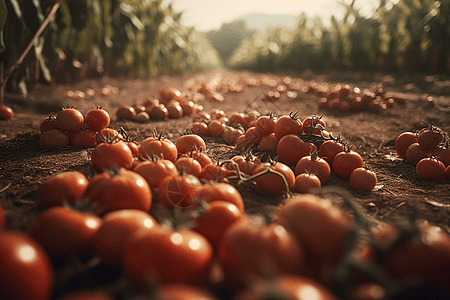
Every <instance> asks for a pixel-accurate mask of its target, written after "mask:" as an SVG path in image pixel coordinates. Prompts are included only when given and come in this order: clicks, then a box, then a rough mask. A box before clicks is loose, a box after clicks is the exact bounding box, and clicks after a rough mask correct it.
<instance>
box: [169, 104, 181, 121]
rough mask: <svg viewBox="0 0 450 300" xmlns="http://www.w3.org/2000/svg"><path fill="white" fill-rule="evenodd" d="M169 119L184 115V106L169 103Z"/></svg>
mask: <svg viewBox="0 0 450 300" xmlns="http://www.w3.org/2000/svg"><path fill="white" fill-rule="evenodd" d="M167 112H168V117H169V119H179V118H181V117H182V116H183V108H181V105H179V104H171V105H167Z"/></svg>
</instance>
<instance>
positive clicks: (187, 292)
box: [157, 283, 219, 300]
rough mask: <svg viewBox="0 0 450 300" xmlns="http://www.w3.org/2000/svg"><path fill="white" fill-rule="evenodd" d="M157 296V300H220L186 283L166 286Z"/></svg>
mask: <svg viewBox="0 0 450 300" xmlns="http://www.w3.org/2000/svg"><path fill="white" fill-rule="evenodd" d="M157 295H158V296H157V297H158V298H157V299H167V300H191V299H198V300H219V299H218V298H217V297H216V296H214V295H213V294H211V293H210V292H209V291H207V290H205V289H202V288H200V287H198V286H195V285H191V284H184V283H169V284H164V285H162V286H160V287H159V288H158V291H157Z"/></svg>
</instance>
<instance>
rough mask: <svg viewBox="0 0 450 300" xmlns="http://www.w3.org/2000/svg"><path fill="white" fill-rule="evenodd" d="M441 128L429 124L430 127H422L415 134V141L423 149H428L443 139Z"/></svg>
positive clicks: (434, 146)
mask: <svg viewBox="0 0 450 300" xmlns="http://www.w3.org/2000/svg"><path fill="white" fill-rule="evenodd" d="M443 137H444V136H443V134H442V130H441V129H439V128H437V127H435V126H431V127H430V128H424V129H422V130H421V131H420V132H419V134H418V135H417V142H418V143H419V145H420V147H421V148H422V149H423V150H425V151H430V150H431V149H433V148H436V147H437V146H438V145H439V143H440V142H441V141H442V139H443Z"/></svg>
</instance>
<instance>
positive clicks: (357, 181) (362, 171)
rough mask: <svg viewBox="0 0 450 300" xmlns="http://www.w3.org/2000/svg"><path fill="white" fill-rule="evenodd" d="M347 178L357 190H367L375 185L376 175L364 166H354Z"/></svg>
mask: <svg viewBox="0 0 450 300" xmlns="http://www.w3.org/2000/svg"><path fill="white" fill-rule="evenodd" d="M349 179H350V186H351V187H352V188H353V189H355V190H358V191H367V192H368V191H371V190H372V189H373V188H374V187H375V186H376V185H377V175H376V174H375V173H374V172H372V171H370V170H368V169H366V168H356V169H355V170H353V172H352V174H351V175H350V178H349Z"/></svg>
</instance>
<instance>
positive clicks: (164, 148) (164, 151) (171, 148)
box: [138, 135, 178, 163]
mask: <svg viewBox="0 0 450 300" xmlns="http://www.w3.org/2000/svg"><path fill="white" fill-rule="evenodd" d="M154 155H156V156H158V157H159V158H163V159H167V160H170V161H171V162H173V163H174V162H175V161H176V160H177V158H178V150H177V147H176V146H175V144H174V143H173V142H172V141H171V140H169V139H167V138H165V137H163V136H162V135H160V136H158V137H148V138H146V139H145V140H143V141H142V143H141V145H140V146H139V156H138V157H139V158H141V159H151V158H152V157H153V156H154Z"/></svg>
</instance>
